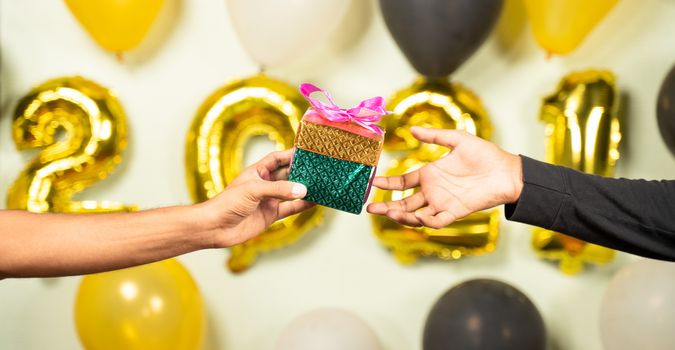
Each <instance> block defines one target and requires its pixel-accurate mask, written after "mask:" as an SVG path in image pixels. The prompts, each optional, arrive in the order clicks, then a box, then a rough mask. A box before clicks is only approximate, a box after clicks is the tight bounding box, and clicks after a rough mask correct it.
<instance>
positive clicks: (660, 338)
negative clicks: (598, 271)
mask: <svg viewBox="0 0 675 350" xmlns="http://www.w3.org/2000/svg"><path fill="white" fill-rule="evenodd" d="M673 296H675V263H672V262H665V261H656V260H647V259H645V260H640V261H638V262H636V263H633V264H630V265H628V266H626V267H624V268H622V269H621V270H620V271H619V272H618V273H617V274H616V275H615V276H614V278H612V281H611V282H610V283H609V286H608V287H607V292H606V293H605V297H604V299H603V302H602V307H601V309H600V335H601V338H602V343H603V345H604V348H605V349H612V350H628V349H631V350H632V349H649V350H672V349H675V332H673V327H674V326H675V298H673Z"/></svg>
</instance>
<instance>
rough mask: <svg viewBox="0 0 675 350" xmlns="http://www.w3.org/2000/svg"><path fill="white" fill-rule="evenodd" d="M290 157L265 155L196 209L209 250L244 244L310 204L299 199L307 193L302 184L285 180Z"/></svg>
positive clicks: (288, 155) (272, 154)
mask: <svg viewBox="0 0 675 350" xmlns="http://www.w3.org/2000/svg"><path fill="white" fill-rule="evenodd" d="M292 157H293V150H286V151H282V152H274V153H271V154H269V155H267V156H266V157H265V158H263V159H262V160H260V161H259V162H257V163H255V164H253V165H251V166H249V167H248V168H246V169H244V171H242V173H241V174H240V175H239V176H238V177H237V178H236V179H234V181H232V183H230V184H229V185H228V186H227V187H226V188H225V190H223V192H221V193H220V194H218V195H217V196H216V197H214V198H212V199H210V200H208V201H206V202H204V203H202V204H199V205H198V206H197V212H196V215H197V217H199V215H206V218H205V220H206V223H207V228H208V231H209V233H210V234H212V237H213V240H212V242H213V243H212V247H214V248H222V247H229V246H232V245H235V244H239V243H242V242H245V241H247V240H249V239H251V238H253V237H255V236H257V235H258V234H260V233H261V232H262V231H264V230H265V229H266V228H267V227H268V226H270V225H271V224H272V223H274V222H275V221H277V220H280V219H283V218H285V217H287V216H290V215H293V214H297V213H299V212H301V211H304V210H306V209H309V208H311V207H312V206H313V205H314V204H313V203H310V202H307V201H304V200H301V198H303V197H304V196H305V195H306V193H307V188H306V187H305V186H304V185H302V184H299V183H293V182H289V181H285V180H286V179H288V173H289V170H290V169H289V164H290V162H291V158H292ZM199 213H202V214H199Z"/></svg>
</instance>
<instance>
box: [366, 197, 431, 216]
mask: <svg viewBox="0 0 675 350" xmlns="http://www.w3.org/2000/svg"><path fill="white" fill-rule="evenodd" d="M426 204H427V201H426V199H425V198H424V194H423V193H422V192H417V193H415V194H413V195H412V196H408V197H405V198H403V199H401V200H397V201H389V202H379V203H372V204H371V205H369V206H368V207H367V208H366V210H368V212H370V213H372V214H380V215H381V214H385V213H386V212H387V211H388V210H401V211H407V212H411V211H415V210H417V209H419V208H421V207H423V206H424V205H426Z"/></svg>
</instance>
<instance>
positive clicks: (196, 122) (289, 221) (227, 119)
mask: <svg viewBox="0 0 675 350" xmlns="http://www.w3.org/2000/svg"><path fill="white" fill-rule="evenodd" d="M308 106H309V105H308V103H307V102H306V101H305V99H304V98H303V97H302V95H300V93H299V92H298V91H297V89H295V88H293V87H292V86H290V85H288V84H286V83H283V82H280V81H277V80H272V79H270V78H268V77H266V76H264V75H258V76H254V77H251V78H247V79H243V80H238V81H234V82H232V83H230V84H227V85H225V86H224V87H222V88H220V89H218V90H217V91H215V92H214V93H213V94H212V95H211V96H209V97H208V98H207V99H206V101H204V103H203V104H202V106H201V107H200V108H199V110H198V111H197V114H196V115H195V117H194V119H193V122H192V126H190V131H189V132H188V136H187V146H186V158H185V166H186V169H187V181H188V189H189V190H190V193H191V195H192V198H193V199H194V200H195V201H204V200H207V199H209V198H211V197H213V196H215V195H216V194H218V193H219V192H221V191H222V190H223V189H224V188H225V187H226V186H227V184H228V183H230V182H231V181H232V180H234V179H235V178H236V177H237V175H239V173H240V172H241V170H242V167H243V163H244V146H245V145H246V143H247V142H248V141H249V140H250V139H251V138H252V137H254V136H260V135H265V136H267V137H268V138H269V139H270V140H271V141H274V142H275V143H276V144H277V148H278V149H279V150H283V149H288V148H291V147H293V140H294V139H295V131H296V130H297V128H298V125H299V123H300V119H301V118H302V115H303V114H304V112H305V110H306V109H307V108H308ZM322 217H323V210H322V208H321V207H319V206H317V207H314V208H312V209H310V210H307V211H305V212H303V213H300V214H296V215H293V216H290V217H288V218H285V219H283V220H280V221H278V222H276V223H274V224H273V225H272V226H270V227H269V228H268V229H267V230H266V231H265V232H263V233H262V234H261V235H259V236H258V237H255V238H253V239H251V240H249V241H247V242H245V243H242V244H239V245H236V246H234V247H232V254H231V256H230V260H229V262H228V267H229V268H230V270H232V271H234V272H241V271H244V270H245V269H247V268H248V267H249V266H250V265H251V264H252V263H253V262H254V261H255V259H256V256H257V254H258V253H259V252H265V251H268V250H272V249H277V248H280V247H283V246H285V245H289V244H292V243H294V242H295V241H297V240H298V239H299V238H300V237H302V236H303V235H304V234H305V233H306V232H307V231H309V230H310V229H311V228H313V227H315V226H317V225H318V224H319V223H321V221H322Z"/></svg>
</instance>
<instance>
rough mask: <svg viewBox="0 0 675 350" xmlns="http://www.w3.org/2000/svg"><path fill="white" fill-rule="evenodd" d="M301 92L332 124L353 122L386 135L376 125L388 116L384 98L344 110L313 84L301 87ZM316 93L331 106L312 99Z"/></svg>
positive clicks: (370, 100) (368, 100) (376, 98)
mask: <svg viewBox="0 0 675 350" xmlns="http://www.w3.org/2000/svg"><path fill="white" fill-rule="evenodd" d="M300 92H301V93H302V94H303V95H304V96H305V98H306V99H307V101H309V104H310V105H312V108H313V109H314V111H316V112H317V113H318V114H319V115H320V116H322V117H323V118H325V119H326V120H328V121H331V122H352V123H354V124H357V125H360V126H362V127H364V128H366V129H367V130H370V131H372V132H374V133H376V134H378V135H384V131H383V130H382V128H380V127H379V126H378V125H377V124H376V123H377V122H379V121H380V120H381V119H382V116H384V115H385V114H387V110H386V109H385V108H384V100H383V99H382V97H379V96H378V97H373V98H369V99H367V100H364V101H361V103H359V104H358V105H357V106H356V107H353V108H350V109H344V108H340V107H338V106H337V105H336V104H335V101H333V99H332V98H331V97H330V95H329V94H328V92H326V91H324V90H323V89H321V88H319V87H317V86H314V85H312V84H309V83H304V84H302V85H300ZM315 92H319V93H321V94H323V95H324V96H325V97H326V99H327V100H328V102H329V103H330V104H328V105H326V104H324V103H323V102H321V101H319V100H317V99H315V98H312V97H310V95H311V94H313V93H315Z"/></svg>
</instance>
